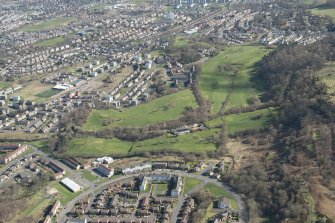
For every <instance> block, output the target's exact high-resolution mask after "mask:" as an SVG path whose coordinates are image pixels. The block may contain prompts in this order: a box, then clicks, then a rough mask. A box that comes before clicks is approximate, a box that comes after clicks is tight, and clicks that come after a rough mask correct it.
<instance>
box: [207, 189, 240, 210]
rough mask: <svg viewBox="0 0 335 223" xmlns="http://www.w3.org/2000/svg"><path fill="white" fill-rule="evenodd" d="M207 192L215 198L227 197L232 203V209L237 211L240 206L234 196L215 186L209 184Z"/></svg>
mask: <svg viewBox="0 0 335 223" xmlns="http://www.w3.org/2000/svg"><path fill="white" fill-rule="evenodd" d="M205 190H207V191H208V192H209V193H211V194H212V195H213V196H214V197H216V198H219V197H225V198H227V199H228V200H229V201H230V206H231V208H232V209H235V210H237V209H238V205H237V202H236V200H235V198H234V196H233V195H232V194H231V193H230V192H229V191H227V190H225V189H224V188H221V187H219V186H217V185H215V184H212V183H209V184H207V185H206V186H205Z"/></svg>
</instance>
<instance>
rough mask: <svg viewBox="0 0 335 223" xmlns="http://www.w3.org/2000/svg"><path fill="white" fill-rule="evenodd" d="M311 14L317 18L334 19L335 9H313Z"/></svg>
mask: <svg viewBox="0 0 335 223" xmlns="http://www.w3.org/2000/svg"><path fill="white" fill-rule="evenodd" d="M311 12H312V13H313V14H315V15H319V16H330V17H332V18H333V19H335V8H315V9H312V10H311Z"/></svg>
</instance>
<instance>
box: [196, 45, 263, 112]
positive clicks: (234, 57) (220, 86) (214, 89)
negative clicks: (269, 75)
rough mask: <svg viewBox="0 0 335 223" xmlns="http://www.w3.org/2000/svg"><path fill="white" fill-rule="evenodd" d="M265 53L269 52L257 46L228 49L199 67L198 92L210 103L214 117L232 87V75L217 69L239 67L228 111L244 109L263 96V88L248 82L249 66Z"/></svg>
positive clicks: (250, 73)
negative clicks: (232, 65)
mask: <svg viewBox="0 0 335 223" xmlns="http://www.w3.org/2000/svg"><path fill="white" fill-rule="evenodd" d="M267 53H268V50H266V49H264V48H262V47H258V46H233V47H227V48H226V49H225V50H224V51H223V52H221V53H220V54H219V55H218V56H216V57H214V58H211V59H209V60H208V61H207V62H206V63H205V64H204V65H203V66H202V69H201V75H200V89H201V91H202V93H203V95H204V96H205V97H206V98H208V99H209V100H210V101H211V102H212V103H213V113H216V112H218V111H219V110H220V108H221V106H222V103H223V102H224V101H225V99H226V96H227V94H228V90H229V86H230V83H231V74H232V71H220V69H219V66H220V65H224V64H235V65H237V67H238V74H237V77H236V80H235V82H234V89H233V93H232V95H231V98H230V102H229V104H228V107H236V106H241V105H246V104H247V100H248V99H249V98H253V97H254V96H259V95H260V94H261V93H262V91H261V88H262V85H261V84H260V83H255V82H251V81H250V79H251V77H252V66H253V65H254V64H255V63H256V62H257V61H259V60H260V59H261V58H262V57H263V56H264V55H266V54H267Z"/></svg>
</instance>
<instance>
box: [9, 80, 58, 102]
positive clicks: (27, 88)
mask: <svg viewBox="0 0 335 223" xmlns="http://www.w3.org/2000/svg"><path fill="white" fill-rule="evenodd" d="M48 91H51V87H50V86H49V85H45V84H42V83H41V82H40V81H38V80H36V81H30V82H28V83H27V84H26V85H24V86H23V88H22V89H21V90H19V91H18V92H16V94H15V95H20V96H21V97H23V98H24V99H25V100H33V101H35V102H43V101H46V100H47V98H46V97H40V96H39V94H42V96H45V93H43V92H48Z"/></svg>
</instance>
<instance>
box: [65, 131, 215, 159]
mask: <svg viewBox="0 0 335 223" xmlns="http://www.w3.org/2000/svg"><path fill="white" fill-rule="evenodd" d="M219 132H220V129H211V130H207V131H201V132H196V133H193V134H186V135H183V136H179V137H174V136H172V135H167V136H162V137H157V138H152V139H147V140H143V141H139V142H128V141H122V140H118V139H115V138H113V139H102V138H75V139H73V140H72V141H71V143H70V146H69V149H68V150H67V155H69V156H77V157H98V156H105V155H127V154H128V153H129V152H130V153H129V154H132V153H136V152H146V151H148V152H150V151H156V152H157V151H162V150H173V151H179V152H194V153H201V152H209V151H215V150H216V146H215V144H214V143H213V142H211V141H210V140H208V139H209V138H211V137H213V136H215V135H218V134H219Z"/></svg>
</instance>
